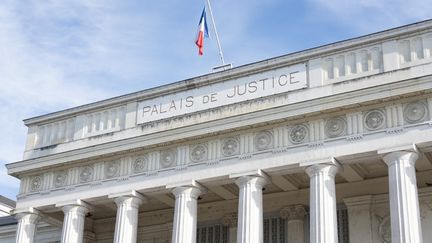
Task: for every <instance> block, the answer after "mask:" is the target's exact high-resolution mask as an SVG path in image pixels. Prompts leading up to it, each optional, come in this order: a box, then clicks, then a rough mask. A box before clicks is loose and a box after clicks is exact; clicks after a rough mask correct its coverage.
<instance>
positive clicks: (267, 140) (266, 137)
mask: <svg viewBox="0 0 432 243" xmlns="http://www.w3.org/2000/svg"><path fill="white" fill-rule="evenodd" d="M254 144H255V149H256V150H258V151H261V150H266V149H270V148H272V147H273V134H272V133H271V132H270V131H262V132H259V133H257V134H256V135H255V138H254Z"/></svg>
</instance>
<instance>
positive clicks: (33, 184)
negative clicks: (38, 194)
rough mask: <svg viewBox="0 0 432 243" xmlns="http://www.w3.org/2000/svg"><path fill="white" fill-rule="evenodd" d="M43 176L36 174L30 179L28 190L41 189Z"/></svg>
mask: <svg viewBox="0 0 432 243" xmlns="http://www.w3.org/2000/svg"><path fill="white" fill-rule="evenodd" d="M42 184H43V176H42V175H37V176H35V177H33V178H32V179H31V180H30V191H32V192H35V191H40V190H41V189H42Z"/></svg>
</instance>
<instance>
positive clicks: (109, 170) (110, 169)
mask: <svg viewBox="0 0 432 243" xmlns="http://www.w3.org/2000/svg"><path fill="white" fill-rule="evenodd" d="M104 172H105V178H107V179H109V178H114V177H117V176H119V174H120V162H119V161H117V160H115V161H108V162H105V164H104Z"/></svg>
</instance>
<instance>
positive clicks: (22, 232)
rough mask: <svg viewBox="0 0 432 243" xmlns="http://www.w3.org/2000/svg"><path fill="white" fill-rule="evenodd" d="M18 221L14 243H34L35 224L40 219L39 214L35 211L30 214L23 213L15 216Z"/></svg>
mask: <svg viewBox="0 0 432 243" xmlns="http://www.w3.org/2000/svg"><path fill="white" fill-rule="evenodd" d="M15 217H16V218H17V220H18V227H17V232H16V241H15V242H16V243H33V242H35V240H34V239H35V232H36V224H37V222H38V221H39V219H40V216H39V213H38V212H37V211H35V210H32V212H23V213H18V214H16V215H15Z"/></svg>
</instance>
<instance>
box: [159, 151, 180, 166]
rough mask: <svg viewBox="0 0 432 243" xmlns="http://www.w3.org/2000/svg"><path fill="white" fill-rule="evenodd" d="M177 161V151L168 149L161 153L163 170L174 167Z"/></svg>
mask: <svg viewBox="0 0 432 243" xmlns="http://www.w3.org/2000/svg"><path fill="white" fill-rule="evenodd" d="M176 160H177V150H176V149H166V150H162V151H160V165H161V167H162V168H168V167H173V166H175V164H176Z"/></svg>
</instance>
